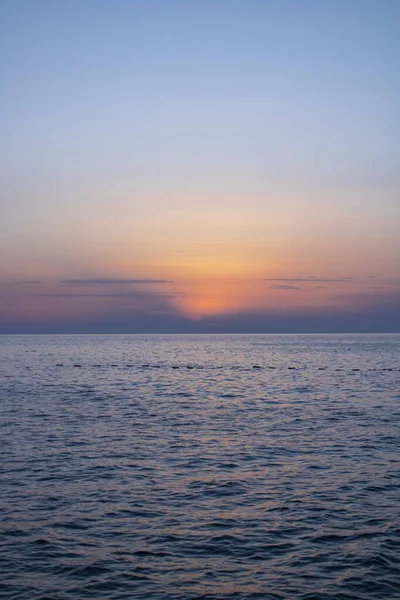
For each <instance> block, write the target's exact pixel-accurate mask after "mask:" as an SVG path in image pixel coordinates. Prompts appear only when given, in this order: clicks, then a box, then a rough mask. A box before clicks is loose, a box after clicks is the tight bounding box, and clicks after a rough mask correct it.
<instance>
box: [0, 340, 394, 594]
mask: <svg viewBox="0 0 400 600" xmlns="http://www.w3.org/2000/svg"><path fill="white" fill-rule="evenodd" d="M399 356H400V336H302V335H297V336H275V335H271V336H267V335H259V336H254V335H249V336H244V335H243V336H2V337H0V402H1V420H0V425H1V427H0V433H1V435H0V450H1V463H0V477H1V484H0V519H1V521H0V523H1V547H0V573H1V575H0V581H1V583H0V586H1V587H0V596H1V597H2V598H5V599H9V600H11V599H13V600H81V599H85V598H92V599H99V600H111V599H113V600H117V599H121V600H122V599H136V598H142V599H146V600H147V599H150V600H161V599H163V600H186V599H187V600H194V599H195V598H196V599H204V600H205V599H210V600H212V599H224V600H228V599H229V600H230V599H232V600H233V599H253V598H261V599H266V600H269V599H271V600H279V599H282V600H293V599H301V600H324V599H327V600H328V599H336V600H339V599H340V600H357V599H360V600H369V599H374V598H380V599H385V600H386V599H392V598H400V577H399V564H398V558H399V551H400V524H399V498H400V479H399V465H400V463H399V453H398V450H399V446H398V438H399V420H400V418H399V417H400V359H399ZM77 365H79V366H77ZM145 365H148V366H145ZM173 367H175V368H173ZM177 367H179V368H177ZM188 367H190V368H188ZM253 367H260V368H253Z"/></svg>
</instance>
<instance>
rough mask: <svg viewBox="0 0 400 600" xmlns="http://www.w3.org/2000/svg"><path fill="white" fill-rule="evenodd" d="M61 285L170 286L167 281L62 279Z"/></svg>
mask: <svg viewBox="0 0 400 600" xmlns="http://www.w3.org/2000/svg"><path fill="white" fill-rule="evenodd" d="M60 283H62V284H63V285H71V286H94V285H99V286H102V285H130V284H146V285H148V284H171V283H174V282H173V281H170V280H169V279H63V280H62V281H60Z"/></svg>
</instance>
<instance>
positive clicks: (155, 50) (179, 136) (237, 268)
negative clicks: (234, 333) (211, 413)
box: [0, 0, 400, 330]
mask: <svg viewBox="0 0 400 600" xmlns="http://www.w3.org/2000/svg"><path fill="white" fill-rule="evenodd" d="M0 12H1V19H0V21H1V25H0V28H1V30H0V70H1V77H2V83H3V85H2V87H3V89H4V90H5V92H4V94H3V96H2V98H1V112H0V125H1V130H2V136H1V137H2V141H1V142H0V157H1V165H2V166H1V167H0V185H1V192H2V193H1V200H0V210H1V213H2V215H3V218H2V219H1V222H0V252H1V256H2V258H1V259H0V292H1V293H2V294H3V298H5V300H4V302H3V306H6V305H7V306H11V305H12V306H13V309H12V310H11V309H3V311H2V312H1V311H0V323H3V328H6V329H7V330H9V328H10V327H11V328H12V327H14V326H15V327H21V323H30V324H31V325H30V326H32V327H39V323H41V324H42V325H40V326H44V325H43V323H45V322H46V318H45V315H46V312H47V314H51V315H53V316H52V317H51V319H52V320H51V323H52V325H51V326H52V327H53V326H54V327H56V328H57V326H58V325H59V326H60V327H61V326H62V327H63V328H65V327H68V326H69V325H68V324H69V323H73V322H74V323H75V321H76V319H77V318H78V317H79V318H78V321H79V323H81V326H82V327H83V328H85V327H86V326H89V325H87V324H88V323H89V321H90V310H89V309H88V308H87V307H84V306H82V305H80V304H79V303H78V299H77V296H76V295H75V296H74V297H69V296H70V292H68V293H66V292H65V290H64V288H63V286H62V284H61V283H60V282H61V281H63V280H66V279H102V280H104V279H120V280H121V281H123V280H125V281H126V280H127V279H133V280H138V279H141V280H146V279H147V280H148V279H168V280H171V281H173V282H174V292H173V293H174V294H175V295H174V296H173V298H175V300H173V302H172V301H171V296H169V300H168V303H165V304H164V305H162V298H164V299H165V293H164V292H163V290H162V289H159V288H156V287H155V286H154V285H153V284H149V285H148V286H147V288H149V286H150V287H151V292H152V294H153V295H158V296H159V300H160V302H161V304H159V303H158V304H157V308H152V309H151V310H150V314H148V313H149V307H148V303H144V304H142V305H140V302H139V301H138V298H139V295H136V300H135V308H134V314H135V315H137V314H139V315H142V316H143V319H144V316H146V319H147V321H146V322H148V320H149V319H150V321H151V318H152V317H154V318H155V317H156V316H157V319H160V318H163V317H165V318H167V317H168V318H169V319H171V318H172V317H173V318H175V317H176V316H178V317H179V318H180V319H187V320H188V322H189V323H191V322H192V321H193V320H195V321H196V327H199V324H198V321H199V320H200V321H201V320H204V319H206V318H207V319H210V318H216V317H217V316H218V317H221V315H224V318H225V319H227V318H228V317H229V316H231V315H232V314H233V315H235V319H236V320H237V318H238V317H237V315H240V316H241V318H243V319H244V318H245V317H244V316H243V315H246V318H247V317H248V316H249V315H252V317H251V318H252V319H253V315H260V314H261V315H263V314H267V313H268V314H270V313H271V311H272V313H271V314H274V310H277V308H278V307H279V310H281V308H282V307H283V308H284V309H285V310H287V311H289V312H290V314H298V315H301V314H303V313H302V311H303V312H304V311H305V310H311V309H312V308H313V307H315V306H318V307H319V308H320V309H321V310H322V309H323V310H324V311H326V310H330V309H332V310H334V311H339V313H340V311H342V312H343V311H347V310H349V307H350V306H351V310H352V311H355V313H354V314H356V313H357V306H358V307H361V305H362V306H365V305H366V304H368V305H371V302H370V296H371V294H372V295H373V304H374V306H375V305H377V306H378V307H379V306H380V304H379V302H380V294H382V299H381V300H382V306H383V305H385V302H386V298H387V297H388V296H390V297H391V298H392V297H394V298H397V297H398V296H397V295H398V293H399V287H398V286H399V268H398V264H399V262H400V261H399V259H400V242H399V240H398V238H399V236H398V225H399V223H400V208H399V196H398V192H399V175H398V173H399V172H400V169H399V156H400V152H399V140H400V135H399V134H400V131H399V119H398V112H399V110H398V109H399V106H400V86H399V77H398V64H399V58H400V42H399V36H398V31H399V24H400V4H399V3H398V2H397V0H325V1H324V0H302V1H299V0H263V1H260V0H247V1H246V2H245V1H241V2H239V1H235V0H230V1H224V0H219V1H207V0H203V1H201V2H200V1H189V2H188V1H179V2H177V1H173V0H171V1H168V2H166V1H153V0H141V1H138V0H129V1H128V0H114V1H112V2H111V1H110V0H108V1H105V0H85V1H77V0H68V1H66V0H51V1H50V0H48V1H41V0H35V2H32V1H31V0H29V1H28V0H17V1H15V0H13V1H12V0H3V1H2V2H1V4H0ZM371 275H374V276H375V277H377V278H378V279H379V285H375V286H371V285H366V283H365V282H367V278H368V277H369V276H371ZM306 276H313V277H321V276H324V277H330V278H338V277H339V278H343V277H348V278H351V279H352V281H354V282H357V285H354V286H353V288H352V289H351V290H349V289H348V287H349V286H346V285H343V286H342V287H340V286H336V287H334V286H333V285H328V286H318V289H316V288H317V286H314V288H312V289H311V287H310V285H306V286H305V289H302V290H295V289H290V288H289V287H287V288H283V287H281V288H280V289H278V288H276V287H275V288H271V287H266V286H265V281H264V280H265V279H268V278H274V277H276V278H279V277H280V278H296V277H306ZM26 280H35V281H40V282H41V284H40V286H41V291H40V292H39V291H35V289H34V286H32V285H30V286H28V287H29V291H28V290H27V289H26V287H24V286H23V285H22V284H23V282H24V281H26ZM261 281H263V282H264V283H263V284H261V283H260V282H261ZM331 283H332V282H331ZM369 283H370V282H369ZM37 285H38V286H39V284H37ZM122 285H123V284H121V286H122ZM133 285H135V284H129V286H130V287H129V290H130V292H132V286H133ZM138 285H139V286H143V285H145V284H138ZM291 287H292V288H294V287H296V286H291ZM297 287H298V286H297ZM323 287H326V290H325V291H323V289H322V288H323ZM371 287H374V289H370V288H371ZM61 288H62V289H61ZM147 288H146V291H148V289H147ZM333 288H334V289H333ZM342 288H344V289H342ZM114 289H115V287H113V290H114ZM142 289H143V288H142V287H140V288H138V289H137V290H136V289H135V293H138V292H141V290H142ZM1 290H2V291H1ZM125 291H126V289H125V288H124V289H122V288H121V290H119V292H120V293H122V292H125ZM104 292H105V290H99V295H102V296H104ZM300 292H304V293H300ZM54 294H60V296H57V298H60V297H61V296H62V295H63V294H64V296H68V297H64V296H63V301H62V302H61V301H59V300H57V302H56V301H55V300H54V299H55V298H56V296H55V295H54ZM113 294H114V296H113V298H114V299H113V298H111V299H110V294H109V288H107V297H108V298H109V300H107V303H106V306H105V305H104V298H100V299H98V298H94V299H93V297H92V296H91V298H92V300H91V302H92V306H95V307H97V308H95V313H96V323H97V324H98V323H101V322H102V319H103V322H104V323H105V322H106V321H107V322H108V321H110V320H111V321H112V322H114V321H115V320H116V321H118V322H119V321H121V322H122V323H123V322H124V319H125V318H126V319H128V317H129V314H130V313H129V310H128V313H129V314H128V317H127V316H126V314H127V313H126V308H123V309H121V305H120V301H119V300H118V297H119V296H118V294H117V292H116V291H115V292H113V293H112V294H111V296H112V295H113ZM383 296H384V298H383ZM45 298H46V300H44V299H45ZM51 299H52V300H51ZM371 301H372V300H371ZM171 302H172V304H173V306H172V304H171ZM35 303H36V304H37V305H38V306H37V308H32V307H34V306H36V304H35ZM39 305H40V306H43V307H45V308H43V309H41V308H40V306H39ZM161 305H162V307H161ZM16 307H18V309H17V308H16ZM132 310H133V309H132ZM360 310H361V308H360ZM363 310H364V309H363ZM80 311H81V312H80ZM42 312H43V314H42ZM160 314H161V316H160ZM129 318H130V317H129ZM135 318H136V316H135ZM138 318H139V319H140V317H138ZM257 318H258V317H257ZM299 318H300V316H299ZM74 319H75V320H74ZM88 319H89V321H88ZM128 320H129V319H128ZM157 322H158V321H157ZM235 322H236V321H235ZM260 322H261V321H260ZM10 323H11V325H10ZM129 323H130V321H129ZM393 323H394V322H393ZM57 324H58V325H57ZM75 324H76V323H75ZM24 326H25V325H23V327H24ZM97 326H98V327H100V329H101V325H96V327H97ZM387 326H388V327H389V328H390V323H389V324H388V325H387ZM393 326H394V325H393ZM74 327H75V325H74ZM232 327H233V325H232ZM310 327H311V325H310ZM321 327H322V328H323V326H322V325H321ZM349 327H350V329H351V325H349Z"/></svg>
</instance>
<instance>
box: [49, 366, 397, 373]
mask: <svg viewBox="0 0 400 600" xmlns="http://www.w3.org/2000/svg"><path fill="white" fill-rule="evenodd" d="M55 366H56V367H68V366H72V367H75V368H78V369H81V368H84V366H85V365H83V363H73V364H72V365H65V364H64V363H56V365H55ZM86 366H88V367H89V368H90V367H92V368H134V367H135V365H134V364H133V363H126V364H117V363H111V364H109V365H101V364H94V365H86ZM138 368H141V369H161V368H170V369H174V370H177V369H181V368H182V369H186V370H188V371H191V370H194V369H196V370H198V369H204V368H206V367H205V366H204V365H190V364H189V365H176V364H175V365H157V364H154V365H153V364H151V363H144V364H142V365H138ZM209 368H210V369H217V368H224V367H215V366H210V367H209ZM226 368H229V366H227V367H226ZM230 368H231V369H239V368H240V367H238V366H237V365H232V366H231V367H230ZM263 369H271V370H274V369H279V367H276V366H272V365H267V366H262V365H252V366H251V367H243V370H245V371H247V370H254V371H261V370H263ZM282 369H286V370H288V371H296V370H297V371H304V370H306V369H307V366H302V367H301V366H297V367H296V366H293V365H291V366H288V367H282ZM316 370H317V371H328V372H329V368H328V367H317V368H316ZM332 371H334V372H342V373H344V372H346V369H344V368H343V367H337V368H335V369H332ZM367 371H368V372H371V371H375V372H378V371H384V372H396V371H400V368H399V369H397V368H393V367H382V368H376V369H364V370H363V369H360V368H358V367H353V368H351V369H349V370H348V371H347V372H348V373H354V374H355V373H363V372H367Z"/></svg>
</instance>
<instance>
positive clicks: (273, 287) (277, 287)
mask: <svg viewBox="0 0 400 600" xmlns="http://www.w3.org/2000/svg"><path fill="white" fill-rule="evenodd" d="M270 289H271V290H301V289H302V288H301V287H298V286H296V285H271V286H270Z"/></svg>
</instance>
